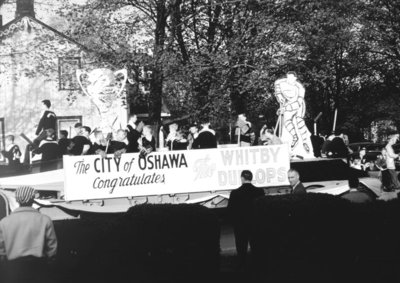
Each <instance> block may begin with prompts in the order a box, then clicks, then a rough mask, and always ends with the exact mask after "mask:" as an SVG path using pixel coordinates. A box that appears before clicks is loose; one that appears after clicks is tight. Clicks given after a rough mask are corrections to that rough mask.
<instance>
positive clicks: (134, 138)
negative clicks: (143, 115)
mask: <svg viewBox="0 0 400 283" xmlns="http://www.w3.org/2000/svg"><path fill="white" fill-rule="evenodd" d="M136 122H137V116H136V114H132V115H131V116H130V117H129V121H128V125H127V126H126V132H127V138H128V141H129V145H128V148H127V151H126V152H139V148H138V146H139V144H138V140H139V139H140V135H141V134H140V132H139V131H138V129H137V125H136Z"/></svg>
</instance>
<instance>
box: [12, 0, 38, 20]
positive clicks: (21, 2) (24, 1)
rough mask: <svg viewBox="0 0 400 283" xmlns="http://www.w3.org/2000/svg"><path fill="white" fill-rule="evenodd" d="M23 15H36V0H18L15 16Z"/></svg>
mask: <svg viewBox="0 0 400 283" xmlns="http://www.w3.org/2000/svg"><path fill="white" fill-rule="evenodd" d="M22 16H30V17H32V18H34V17H35V9H34V0H17V10H16V11H15V18H19V17H22Z"/></svg>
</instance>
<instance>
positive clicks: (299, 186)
mask: <svg viewBox="0 0 400 283" xmlns="http://www.w3.org/2000/svg"><path fill="white" fill-rule="evenodd" d="M288 179H289V184H290V187H291V188H292V191H291V193H292V194H295V195H300V194H306V193H307V191H306V189H305V188H304V185H303V183H302V182H300V174H299V172H298V171H297V170H294V169H290V170H289V171H288Z"/></svg>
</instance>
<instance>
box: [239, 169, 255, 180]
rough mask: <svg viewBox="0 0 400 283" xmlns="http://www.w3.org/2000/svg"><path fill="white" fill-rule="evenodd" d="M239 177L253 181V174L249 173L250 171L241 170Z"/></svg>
mask: <svg viewBox="0 0 400 283" xmlns="http://www.w3.org/2000/svg"><path fill="white" fill-rule="evenodd" d="M240 177H242V178H243V179H245V180H246V181H251V180H253V173H251V171H249V170H243V171H242V174H240Z"/></svg>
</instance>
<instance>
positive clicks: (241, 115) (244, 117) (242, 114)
mask: <svg viewBox="0 0 400 283" xmlns="http://www.w3.org/2000/svg"><path fill="white" fill-rule="evenodd" d="M238 120H241V121H246V120H247V117H246V114H245V113H240V114H239V115H238Z"/></svg>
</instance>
